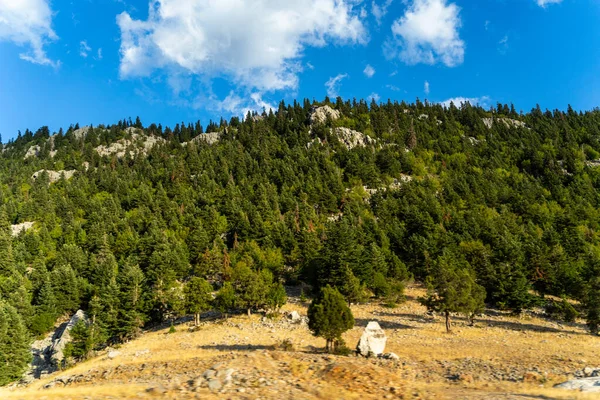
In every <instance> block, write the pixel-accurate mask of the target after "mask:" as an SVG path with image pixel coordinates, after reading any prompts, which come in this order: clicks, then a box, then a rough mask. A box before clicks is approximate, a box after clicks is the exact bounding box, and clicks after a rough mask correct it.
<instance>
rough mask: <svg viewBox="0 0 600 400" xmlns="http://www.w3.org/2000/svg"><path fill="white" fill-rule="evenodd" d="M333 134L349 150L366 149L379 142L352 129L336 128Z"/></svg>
mask: <svg viewBox="0 0 600 400" xmlns="http://www.w3.org/2000/svg"><path fill="white" fill-rule="evenodd" d="M333 133H334V134H335V135H336V136H337V137H338V139H339V140H340V142H342V144H343V145H344V146H346V148H347V149H348V150H351V149H353V148H355V147H365V146H367V145H370V144H375V143H376V142H377V141H376V140H375V139H373V138H372V137H370V136H368V135H365V134H364V133H361V132H357V131H353V130H352V129H348V128H335V129H334V130H333Z"/></svg>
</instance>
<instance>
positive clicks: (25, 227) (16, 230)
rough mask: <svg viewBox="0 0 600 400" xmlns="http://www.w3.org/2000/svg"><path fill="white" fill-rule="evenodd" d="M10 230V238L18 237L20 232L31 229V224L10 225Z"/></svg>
mask: <svg viewBox="0 0 600 400" xmlns="http://www.w3.org/2000/svg"><path fill="white" fill-rule="evenodd" d="M10 228H11V230H12V232H11V233H12V236H13V237H16V236H19V235H20V234H21V232H23V231H25V232H27V231H28V230H30V229H31V228H33V222H23V223H22V224H17V225H12V226H11V227H10Z"/></svg>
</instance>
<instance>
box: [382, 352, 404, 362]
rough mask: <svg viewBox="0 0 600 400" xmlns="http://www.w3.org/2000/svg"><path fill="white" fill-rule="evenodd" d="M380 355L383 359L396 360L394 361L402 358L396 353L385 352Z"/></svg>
mask: <svg viewBox="0 0 600 400" xmlns="http://www.w3.org/2000/svg"><path fill="white" fill-rule="evenodd" d="M380 357H381V358H383V359H386V360H394V361H398V360H399V359H400V357H399V356H398V355H397V354H396V353H385V354H382V355H381V356H380Z"/></svg>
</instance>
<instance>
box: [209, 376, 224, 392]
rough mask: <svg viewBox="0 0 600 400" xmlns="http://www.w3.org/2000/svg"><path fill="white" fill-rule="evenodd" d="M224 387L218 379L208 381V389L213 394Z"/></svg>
mask: <svg viewBox="0 0 600 400" xmlns="http://www.w3.org/2000/svg"><path fill="white" fill-rule="evenodd" d="M222 387H223V385H222V384H221V381H220V380H218V379H211V380H209V381H208V388H209V389H210V390H211V391H213V392H216V391H217V390H221V388H222Z"/></svg>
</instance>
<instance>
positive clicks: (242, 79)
mask: <svg viewBox="0 0 600 400" xmlns="http://www.w3.org/2000/svg"><path fill="white" fill-rule="evenodd" d="M357 4H358V3H357V2H356V1H351V2H344V1H342V0H296V1H293V2H282V1H280V0H219V1H215V0H153V1H151V2H150V7H149V16H148V20H146V21H140V20H134V19H132V18H131V16H130V15H129V14H128V13H122V14H120V15H119V16H118V17H117V23H118V25H119V27H120V29H121V50H120V51H121V65H120V74H121V77H122V78H129V77H139V76H148V75H150V74H151V73H152V72H153V71H154V70H155V69H164V70H166V71H167V73H168V74H192V75H196V76H200V77H202V78H203V79H209V80H210V79H211V78H214V77H225V78H227V79H228V80H230V81H231V82H232V83H233V84H236V85H238V86H241V87H244V88H246V89H247V90H249V91H252V90H255V91H259V92H266V91H275V90H283V89H295V88H297V87H298V72H300V71H301V70H302V63H301V61H300V59H301V58H302V55H303V51H304V49H305V48H306V47H309V46H313V47H323V46H326V45H327V44H329V43H336V44H349V43H350V44H356V43H359V44H364V43H366V42H367V41H368V37H367V32H366V29H365V27H364V26H363V24H362V23H361V22H360V19H359V13H360V10H359V9H358V8H357ZM230 100H231V99H230Z"/></svg>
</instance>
